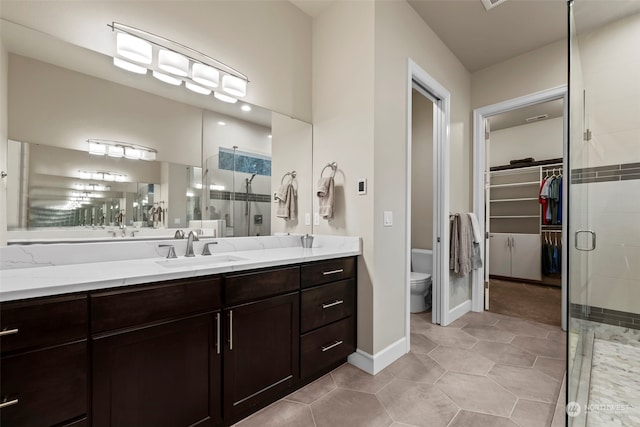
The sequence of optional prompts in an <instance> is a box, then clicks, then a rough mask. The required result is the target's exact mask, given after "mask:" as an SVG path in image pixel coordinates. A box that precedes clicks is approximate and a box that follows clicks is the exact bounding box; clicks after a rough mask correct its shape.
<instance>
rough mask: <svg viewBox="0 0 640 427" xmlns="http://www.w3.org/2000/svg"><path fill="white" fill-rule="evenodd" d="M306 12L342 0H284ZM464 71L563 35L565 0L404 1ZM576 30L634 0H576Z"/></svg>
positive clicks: (621, 11) (635, 8) (624, 11)
mask: <svg viewBox="0 0 640 427" xmlns="http://www.w3.org/2000/svg"><path fill="white" fill-rule="evenodd" d="M289 1H290V2H291V3H293V4H294V5H296V6H297V7H298V8H300V9H301V10H302V11H303V12H305V13H306V14H308V15H309V16H312V17H314V16H317V15H319V14H320V13H322V12H323V11H324V10H325V9H326V8H327V7H329V6H331V5H332V4H333V3H335V2H338V1H346V0H289ZM407 1H408V3H409V4H410V5H411V7H412V8H413V9H414V10H415V11H416V12H417V13H418V15H420V17H421V18H422V19H423V20H424V22H425V23H426V24H427V25H428V26H429V27H430V28H431V29H432V30H433V31H434V32H435V33H436V35H437V36H438V37H439V38H440V39H441V40H442V41H443V42H444V44H446V45H447V47H448V48H449V49H450V50H451V51H452V52H453V53H454V55H455V56H456V57H457V58H458V60H460V62H461V63H462V64H463V65H464V66H465V68H467V70H469V71H470V72H472V73H473V72H475V71H478V70H481V69H483V68H487V67H489V66H491V65H494V64H497V63H499V62H502V61H505V60H507V59H510V58H513V57H514V56H517V55H521V54H523V53H526V52H529V51H532V50H535V49H538V48H540V47H542V46H545V45H547V44H550V43H553V42H556V41H559V40H563V39H566V38H567V34H568V29H567V21H568V18H567V1H566V0H506V1H505V2H504V3H501V4H499V5H498V6H495V7H494V8H492V9H491V10H488V11H487V10H485V8H484V6H483V5H482V2H481V1H480V0H407ZM574 9H575V16H576V25H577V32H578V33H580V32H584V31H589V30H591V29H593V28H596V27H598V26H600V25H603V24H605V23H608V22H612V21H614V20H617V19H620V18H621V17H623V16H625V15H630V14H633V13H638V12H640V0H597V1H593V0H591V1H590V0H579V1H577V2H576V3H575V6H574Z"/></svg>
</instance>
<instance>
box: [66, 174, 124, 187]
mask: <svg viewBox="0 0 640 427" xmlns="http://www.w3.org/2000/svg"><path fill="white" fill-rule="evenodd" d="M78 175H79V178H80V179H90V180H93V181H112V182H125V181H126V180H127V175H125V174H122V173H117V172H108V171H84V170H79V171H78ZM106 188H109V189H111V187H109V186H107V187H106Z"/></svg>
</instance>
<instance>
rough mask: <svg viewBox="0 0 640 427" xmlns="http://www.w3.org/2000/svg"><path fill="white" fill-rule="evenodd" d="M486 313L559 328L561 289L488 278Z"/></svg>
mask: <svg viewBox="0 0 640 427" xmlns="http://www.w3.org/2000/svg"><path fill="white" fill-rule="evenodd" d="M489 284H490V292H489V311H490V312H493V313H499V314H506V315H507V316H514V317H519V318H522V319H528V320H533V321H536V322H540V323H546V324H548V325H555V326H560V318H561V304H562V301H561V298H562V297H561V289H560V287H559V286H545V285H533V284H529V283H521V282H512V281H508V280H500V279H493V278H491V279H490V281H489Z"/></svg>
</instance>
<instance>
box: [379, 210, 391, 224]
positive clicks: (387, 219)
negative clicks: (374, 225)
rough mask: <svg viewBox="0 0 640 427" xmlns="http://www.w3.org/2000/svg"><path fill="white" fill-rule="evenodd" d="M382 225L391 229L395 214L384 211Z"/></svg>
mask: <svg viewBox="0 0 640 427" xmlns="http://www.w3.org/2000/svg"><path fill="white" fill-rule="evenodd" d="M382 224H383V225H384V226H385V227H391V226H392V225H393V212H391V211H384V212H383V214H382Z"/></svg>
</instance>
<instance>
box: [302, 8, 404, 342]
mask: <svg viewBox="0 0 640 427" xmlns="http://www.w3.org/2000/svg"><path fill="white" fill-rule="evenodd" d="M374 11H375V8H374V4H373V3H372V2H336V3H335V4H333V5H332V6H331V7H329V8H328V9H327V10H325V11H324V12H323V13H322V14H321V15H320V16H318V17H316V18H315V19H314V21H313V49H312V51H313V97H312V99H313V173H314V183H315V182H317V181H318V179H319V177H320V172H321V170H322V168H323V167H324V166H325V165H326V164H327V163H329V162H334V161H335V162H337V164H338V171H337V173H336V176H335V180H336V198H335V215H334V218H335V219H333V220H331V221H326V220H322V219H321V220H320V225H319V226H315V225H314V227H313V231H314V233H319V234H337V235H340V234H345V235H352V236H360V237H361V238H362V251H363V255H362V256H361V257H359V262H358V307H357V308H358V322H357V323H358V348H360V349H362V350H363V351H366V352H367V353H373V352H374V326H373V316H374V312H373V298H374V285H373V283H372V275H373V270H374V266H373V265H372V264H373V254H374V242H373V221H374V211H373V199H374V191H376V186H375V182H374V179H373V177H374V175H373V167H374V164H373V120H374V92H373V85H374V81H373V78H374ZM389 170H391V169H389ZM325 173H326V172H325ZM359 178H367V179H368V193H367V195H361V196H359V195H357V194H356V180H357V179H359ZM314 199H315V200H314V212H317V211H318V209H317V198H314ZM376 333H377V332H376ZM398 338H399V337H398Z"/></svg>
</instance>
